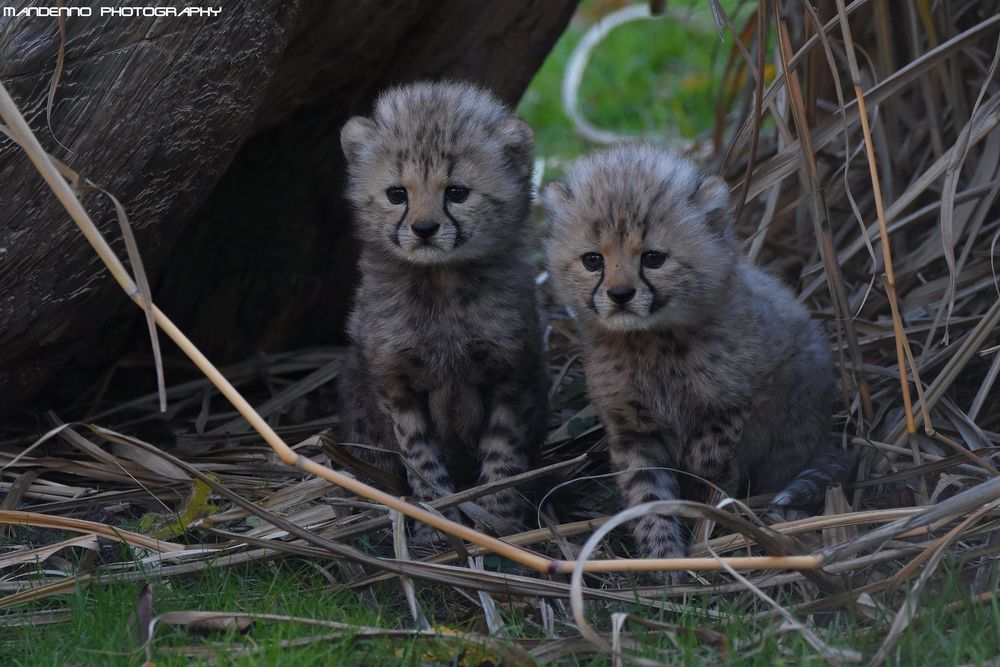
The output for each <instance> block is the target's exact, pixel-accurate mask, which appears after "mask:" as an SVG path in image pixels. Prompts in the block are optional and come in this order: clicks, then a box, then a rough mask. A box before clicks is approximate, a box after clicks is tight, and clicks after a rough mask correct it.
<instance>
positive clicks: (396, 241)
mask: <svg viewBox="0 0 1000 667" xmlns="http://www.w3.org/2000/svg"><path fill="white" fill-rule="evenodd" d="M409 212H410V200H409V198H407V200H406V207H404V208H403V215H402V216H401V217H400V218H399V222H397V223H396V229H395V231H394V233H393V235H392V239H390V240H391V241H392V242H393V243H394V244H396V245H397V246H400V247H402V244H401V243H400V242H399V230H400V228H401V227H402V226H403V221H404V220H406V215H407V214H408V213H409Z"/></svg>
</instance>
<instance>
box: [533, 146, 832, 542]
mask: <svg viewBox="0 0 1000 667" xmlns="http://www.w3.org/2000/svg"><path fill="white" fill-rule="evenodd" d="M544 203H545V206H546V208H547V210H548V212H549V215H550V217H551V219H552V225H553V227H552V238H551V240H550V242H549V247H548V262H549V269H550V272H551V274H552V276H553V278H554V281H555V284H556V288H557V291H558V292H559V293H560V295H561V296H562V298H563V299H564V301H565V302H566V303H567V304H569V305H570V306H571V307H572V308H573V309H574V310H575V311H576V313H577V314H578V316H579V324H580V327H581V329H582V334H583V347H584V361H585V368H586V375H587V384H588V389H589V392H590V396H591V399H592V400H593V401H594V404H595V405H596V407H597V410H598V413H599V414H600V416H601V418H602V420H603V422H604V425H605V428H606V429H607V432H608V436H609V441H610V447H611V459H612V464H613V466H614V467H615V468H616V469H617V470H618V471H620V474H619V475H618V480H619V486H620V489H621V492H622V496H623V500H624V502H625V504H626V505H629V506H631V505H635V504H639V503H642V502H647V501H651V500H661V499H675V498H679V497H682V496H685V495H689V494H687V493H685V492H684V490H683V489H682V486H683V487H685V488H687V487H688V486H689V485H688V484H687V483H686V482H687V481H689V480H690V479H691V476H692V475H694V476H698V477H701V478H703V479H705V480H708V481H709V482H711V483H712V484H714V485H717V486H718V487H720V488H721V489H722V490H723V491H725V492H726V493H727V494H730V495H735V494H738V493H740V492H741V491H743V490H744V489H745V483H746V482H747V481H749V482H750V483H751V485H752V488H753V490H754V491H755V492H772V491H779V490H781V489H782V488H784V487H785V485H787V484H788V483H789V482H790V481H792V480H793V479H794V478H795V477H796V474H797V473H799V471H801V470H803V468H804V467H805V466H806V465H807V464H808V463H809V462H810V461H811V460H813V459H814V457H817V456H818V455H819V457H818V458H816V460H817V461H820V462H823V461H824V458H823V455H824V453H826V452H827V451H828V445H827V443H828V442H829V436H828V429H829V421H830V416H831V408H832V403H831V397H832V395H833V388H834V385H833V375H832V367H831V360H830V356H829V353H828V350H827V345H826V344H825V342H824V340H823V337H822V335H821V333H820V331H819V329H818V328H817V326H816V325H815V324H814V323H813V322H811V321H810V319H809V317H808V314H807V312H806V310H805V309H804V308H803V307H802V306H801V305H799V303H798V302H797V301H796V299H795V297H794V295H793V294H792V293H791V291H790V290H789V289H788V288H786V287H785V286H783V285H782V284H780V283H779V282H778V281H777V280H775V279H774V278H773V277H771V276H769V275H768V274H766V273H764V272H763V271H761V270H760V269H758V268H756V267H754V266H752V265H751V264H750V263H749V262H748V261H747V259H746V258H745V257H744V256H743V255H742V254H741V253H740V252H739V250H738V247H737V244H736V241H735V239H734V237H733V234H732V232H731V229H730V219H731V214H730V211H729V197H728V189H727V187H726V185H725V183H724V182H723V181H722V180H721V179H719V178H717V177H711V176H705V175H703V174H701V173H699V172H698V171H697V170H696V169H695V167H694V166H693V165H692V164H691V163H690V162H689V161H688V160H686V159H684V158H681V157H679V156H677V155H674V154H672V153H670V152H667V151H665V150H663V149H660V148H656V147H652V146H646V145H624V146H619V147H615V148H612V149H610V150H606V151H603V152H600V153H597V154H594V155H592V156H590V157H587V158H585V159H583V160H582V161H581V162H580V163H578V164H577V165H576V167H575V168H574V169H573V170H572V171H571V173H570V174H569V178H568V180H567V181H566V182H565V183H554V184H551V185H550V186H549V187H548V188H547V189H546V191H545V194H544ZM593 253H596V254H598V255H599V256H600V257H601V259H602V261H601V262H597V260H596V259H594V256H593ZM598 264H599V266H598ZM827 463H829V461H827ZM679 473H689V474H679ZM810 474H811V473H810ZM682 482H683V484H682ZM697 486H698V485H697V484H696V485H695V488H697ZM700 486H701V487H702V488H704V485H703V484H702V485H700ZM810 489H811V490H813V491H815V489H814V488H813V486H810V487H809V489H807V491H808V490H810ZM824 490H825V486H824ZM806 495H808V494H806ZM813 499H814V498H813ZM784 500H785V501H786V502H787V503H789V504H794V503H795V502H799V501H803V500H809V498H806V497H804V496H803V495H802V494H801V493H797V494H792V495H789V496H788V497H786V498H784ZM633 532H634V535H635V538H636V541H637V543H638V546H639V549H640V551H641V552H642V553H643V554H644V555H646V556H649V557H675V556H681V555H683V554H684V553H685V550H686V544H687V540H686V538H685V536H684V534H683V531H682V529H681V526H680V524H679V523H678V522H677V521H676V520H674V519H672V518H664V517H658V516H649V517H645V518H642V519H640V520H639V521H637V522H636V525H635V526H634V529H633Z"/></svg>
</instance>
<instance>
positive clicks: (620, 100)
mask: <svg viewBox="0 0 1000 667" xmlns="http://www.w3.org/2000/svg"><path fill="white" fill-rule="evenodd" d="M722 4H723V6H724V7H725V8H726V9H727V12H728V13H729V15H730V17H732V16H733V12H734V10H735V7H736V5H738V4H739V3H738V1H737V0H729V1H727V2H723V3H722ZM594 5H595V2H594V1H593V0H590V1H587V2H583V3H582V5H581V10H582V11H581V13H582V14H584V15H587V14H589V13H590V12H588V10H589V9H592V8H593V6H594ZM669 5H670V7H671V15H670V16H676V15H680V16H682V17H684V20H673V19H672V18H670V16H668V17H660V18H656V19H651V20H647V21H639V22H633V23H629V24H626V25H624V26H620V27H619V28H617V29H616V30H614V31H612V32H611V33H610V34H609V35H608V37H607V38H606V39H605V40H604V41H603V42H602V43H601V44H600V45H599V46H598V47H597V50H596V51H594V53H593V54H592V57H591V60H590V63H589V65H588V68H587V72H586V74H585V76H584V79H583V84H582V86H581V89H580V101H581V108H582V110H583V113H584V115H585V116H586V117H587V118H588V119H589V120H590V121H591V122H592V123H594V124H595V125H597V126H599V127H602V128H605V129H609V130H613V131H616V132H619V133H622V134H628V135H634V136H642V137H650V138H673V137H683V138H692V137H695V136H697V135H699V134H702V133H704V132H705V131H707V130H709V129H711V127H712V123H713V120H714V117H715V105H716V98H715V94H716V87H717V79H718V76H719V74H720V73H721V68H722V64H723V62H724V60H725V56H726V54H727V53H728V49H730V48H731V47H732V40H731V39H730V38H729V37H728V36H727V38H726V40H725V41H722V40H720V38H719V34H718V32H716V30H715V26H714V23H713V19H712V15H711V11H710V10H709V8H708V3H707V2H701V1H700V0H697V1H696V0H686V1H677V2H671V3H669ZM593 10H596V8H593ZM580 23H581V21H577V20H574V22H573V23H572V24H571V25H570V27H569V28H568V29H567V31H566V32H565V33H564V34H563V36H562V38H560V40H559V42H558V43H557V44H556V46H555V48H554V49H553V50H552V53H550V54H549V56H548V58H546V60H545V63H544V64H543V65H542V68H541V69H540V70H539V72H538V73H537V74H536V75H535V78H534V79H533V80H532V82H531V85H530V86H529V87H528V90H527V91H526V92H525V94H524V97H523V98H522V100H521V103H520V105H519V107H518V113H519V114H520V115H521V116H522V117H523V118H524V119H525V120H527V121H528V122H529V123H530V124H531V125H532V127H533V128H534V129H535V142H536V153H537V154H538V155H540V156H543V157H546V158H555V159H556V161H557V162H558V161H559V160H565V159H569V158H572V157H575V156H577V155H579V154H581V153H584V152H586V151H587V150H589V149H590V148H592V146H591V145H590V144H589V143H588V142H586V141H584V140H582V139H580V138H579V137H577V136H576V134H575V133H574V132H573V128H572V125H571V123H570V122H569V120H568V119H567V118H566V116H565V115H564V113H563V110H562V103H561V87H562V76H563V71H564V69H565V66H566V62H567V61H568V59H569V57H570V54H571V52H572V51H573V49H574V48H575V47H576V45H577V43H578V42H579V40H580V37H581V36H582V35H583V33H584V31H585V29H586V27H589V23H588V25H586V26H584V25H580Z"/></svg>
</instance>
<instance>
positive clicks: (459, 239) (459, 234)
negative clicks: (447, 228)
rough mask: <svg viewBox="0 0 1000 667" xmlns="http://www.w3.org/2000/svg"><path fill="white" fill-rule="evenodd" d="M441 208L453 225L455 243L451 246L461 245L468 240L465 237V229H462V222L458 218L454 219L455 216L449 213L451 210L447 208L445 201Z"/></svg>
mask: <svg viewBox="0 0 1000 667" xmlns="http://www.w3.org/2000/svg"><path fill="white" fill-rule="evenodd" d="M443 208H444V214H445V216H446V217H447V218H448V219H449V220H451V224H453V225H455V245H454V246H453V247H454V248H457V247H458V246H460V245H462V244H463V243H465V242H466V241H467V240H468V239H467V238H466V237H465V230H463V229H462V224H461V223H460V222H459V221H458V220H456V219H455V216H453V215H452V214H451V211H449V210H448V204H447V203H445V204H444V205H443Z"/></svg>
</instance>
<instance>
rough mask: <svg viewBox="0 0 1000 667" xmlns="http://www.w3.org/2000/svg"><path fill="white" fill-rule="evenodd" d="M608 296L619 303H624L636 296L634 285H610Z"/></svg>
mask: <svg viewBox="0 0 1000 667" xmlns="http://www.w3.org/2000/svg"><path fill="white" fill-rule="evenodd" d="M608 296H609V297H610V298H611V300H612V301H614V302H615V303H617V304H621V305H624V304H626V303H628V302H629V301H631V300H632V297H634V296H635V288H634V287H609V288H608Z"/></svg>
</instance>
